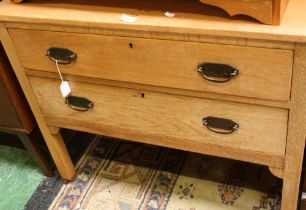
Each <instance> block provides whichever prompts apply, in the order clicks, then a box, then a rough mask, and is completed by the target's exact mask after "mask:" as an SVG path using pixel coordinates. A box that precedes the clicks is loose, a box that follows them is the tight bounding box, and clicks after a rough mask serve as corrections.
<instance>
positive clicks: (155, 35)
mask: <svg viewBox="0 0 306 210" xmlns="http://www.w3.org/2000/svg"><path fill="white" fill-rule="evenodd" d="M4 24H5V25H6V27H7V28H18V29H31V30H40V31H61V32H69V33H79V34H96V35H107V36H122V37H138V38H149V39H163V40H172V41H191V42H200V43H215V44H225V45H235V46H248V47H262V48H271V49H284V50H294V49H295V44H294V43H292V42H287V41H278V40H273V41H271V40H265V39H262V40H258V39H249V38H244V37H238V38H237V37H227V36H216V35H200V34H190V33H175V32H172V31H168V32H167V33H160V32H158V31H156V32H152V31H141V33H139V31H137V30H123V29H110V28H96V27H95V28H94V27H77V26H68V25H67V26H64V27H63V26H61V25H56V24H48V25H46V24H43V25H41V24H37V23H24V22H5V23H4Z"/></svg>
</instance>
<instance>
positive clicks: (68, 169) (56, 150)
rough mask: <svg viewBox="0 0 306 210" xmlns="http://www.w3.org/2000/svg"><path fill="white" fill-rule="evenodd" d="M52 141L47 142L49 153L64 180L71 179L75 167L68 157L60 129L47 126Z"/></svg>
mask: <svg viewBox="0 0 306 210" xmlns="http://www.w3.org/2000/svg"><path fill="white" fill-rule="evenodd" d="M49 131H50V134H51V138H52V142H49V141H48V142H47V144H49V145H48V147H49V148H52V149H50V152H51V155H52V157H53V160H54V162H55V165H56V167H57V169H58V171H59V173H60V175H61V177H62V178H63V179H65V180H68V181H71V180H72V179H73V177H74V176H75V168H74V166H73V163H72V161H71V159H70V156H69V153H68V151H67V148H66V145H65V143H64V140H63V137H62V135H61V133H60V129H59V128H56V127H49Z"/></svg>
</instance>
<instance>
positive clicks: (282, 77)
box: [0, 0, 306, 210]
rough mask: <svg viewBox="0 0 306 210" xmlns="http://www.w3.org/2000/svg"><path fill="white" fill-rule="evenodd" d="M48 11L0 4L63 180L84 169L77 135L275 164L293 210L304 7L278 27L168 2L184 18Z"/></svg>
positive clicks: (83, 8)
mask: <svg viewBox="0 0 306 210" xmlns="http://www.w3.org/2000/svg"><path fill="white" fill-rule="evenodd" d="M39 2H40V1H38V0H37V1H29V2H25V3H24V4H20V5H14V4H13V3H11V1H9V0H5V1H3V2H2V3H0V20H1V21H2V22H1V27H0V30H1V31H0V35H1V36H0V37H1V41H2V43H3V46H4V48H5V50H6V52H7V54H8V56H9V58H10V61H11V63H12V66H13V67H14V71H15V72H16V75H17V77H18V79H19V81H20V83H21V85H22V88H23V90H24V92H25V94H26V97H27V99H28V101H29V103H30V105H31V108H32V109H33V112H34V114H35V117H36V119H37V121H38V124H39V126H40V128H41V130H42V132H43V134H44V137H45V140H46V143H47V145H48V147H49V150H50V152H51V154H52V157H53V159H54V161H55V163H56V165H57V168H58V170H59V172H60V174H61V176H62V177H63V178H64V179H67V180H71V179H73V177H74V174H75V169H74V166H73V165H72V163H71V160H70V157H69V155H68V153H67V150H66V148H65V145H64V143H63V141H62V138H61V136H60V134H59V132H58V131H59V129H60V128H69V129H74V130H81V131H87V132H92V133H97V134H103V135H108V136H114V137H119V138H124V139H127V140H131V141H139V142H144V143H149V144H155V145H161V146H166V147H172V148H177V149H182V150H188V151H193V152H198V153H204V154H210V155H215V156H220V157H226V158H232V159H237V160H243V161H248V162H252V163H258V164H262V165H266V166H268V167H269V168H270V170H271V172H272V173H273V174H274V175H276V176H278V177H280V178H282V179H283V200H282V210H294V209H295V208H296V203H297V199H298V187H299V179H300V171H301V165H302V157H303V148H304V139H305V130H306V124H305V122H304V121H305V115H306V95H305V91H306V84H305V82H303V80H304V78H305V77H306V45H305V44H304V42H306V28H305V25H306V23H305V22H306V21H305V22H301V21H299V20H301V19H303V20H306V15H305V14H304V13H303V12H302V13H303V14H300V13H299V11H304V9H306V4H305V3H301V1H299V0H292V3H291V4H289V8H288V12H287V15H288V19H287V20H286V18H285V19H284V23H283V24H284V25H283V26H280V27H271V26H264V25H260V24H258V23H252V22H247V21H244V20H237V21H233V22H230V21H228V20H227V19H226V18H224V17H223V16H222V14H220V15H219V16H214V17H213V16H209V15H203V14H202V13H200V14H198V13H192V12H193V10H194V11H195V12H198V10H199V9H198V7H197V5H198V4H197V3H195V2H183V1H177V4H175V7H174V8H173V2H172V4H171V2H170V1H169V2H168V1H166V2H163V3H164V4H165V5H164V7H163V8H170V6H172V8H173V10H174V12H176V17H175V18H168V17H165V16H164V15H163V13H162V12H160V11H158V10H156V8H155V10H154V6H156V4H153V3H152V2H151V3H152V4H151V3H150V2H146V4H145V3H143V4H144V5H145V6H144V5H139V4H138V3H135V2H134V1H133V2H132V1H131V2H127V3H126V5H122V4H123V3H122V2H120V4H119V2H117V3H118V4H117V5H116V4H115V3H116V2H113V1H112V2H111V3H110V2H107V1H105V2H103V4H102V3H101V2H98V1H97V2H92V3H91V4H88V3H84V2H82V1H80V2H79V3H71V2H70V3H69V2H66V3H65V2H62V3H61V4H59V3H58V2H56V1H54V2H53V1H52V0H50V1H48V2H45V3H41V2H40V3H39ZM38 3H39V4H38ZM160 3H162V2H160ZM130 4H136V6H135V5H130ZM187 4H188V8H192V9H193V10H188V11H186V10H185V8H187ZM118 5H119V6H120V7H119V6H118ZM148 5H149V6H148ZM167 6H168V7H167ZM131 8H132V9H131ZM134 8H138V9H134ZM123 13H128V14H137V15H138V16H137V18H138V19H137V20H136V22H134V23H125V22H122V21H121V20H120V16H121V15H122V14H123ZM217 15H218V14H217ZM293 15H295V16H299V17H298V19H295V18H292V16H293ZM304 24H305V25H304ZM55 59H57V61H58V62H59V63H65V64H59V68H60V70H61V72H62V74H63V78H64V79H65V80H67V81H69V83H70V86H71V89H72V93H71V95H70V96H69V97H66V98H63V97H62V96H61V93H60V90H59V86H60V84H61V80H60V78H59V75H58V73H57V69H56V66H55V63H54V60H55Z"/></svg>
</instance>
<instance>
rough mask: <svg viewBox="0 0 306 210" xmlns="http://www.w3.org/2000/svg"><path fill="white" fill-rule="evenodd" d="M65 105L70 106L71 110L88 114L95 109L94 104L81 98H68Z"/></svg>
mask: <svg viewBox="0 0 306 210" xmlns="http://www.w3.org/2000/svg"><path fill="white" fill-rule="evenodd" d="M65 103H66V104H68V106H69V107H70V108H71V109H74V110H77V111H80V112H86V111H88V110H89V109H91V108H93V107H94V103H93V102H92V101H90V100H89V99H87V98H84V97H79V96H72V95H70V96H68V97H66V99H65Z"/></svg>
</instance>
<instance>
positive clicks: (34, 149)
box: [18, 133, 54, 177]
mask: <svg viewBox="0 0 306 210" xmlns="http://www.w3.org/2000/svg"><path fill="white" fill-rule="evenodd" d="M18 137H19V139H20V140H21V142H22V143H23V145H24V147H25V148H26V149H27V151H28V152H29V154H30V156H31V157H32V158H33V160H34V161H35V162H36V163H37V165H38V166H39V167H40V168H41V169H42V171H43V172H44V174H45V175H46V176H49V177H52V176H53V175H54V174H53V172H52V170H51V168H50V166H49V163H48V161H47V159H46V158H45V156H44V154H43V153H42V151H41V150H40V148H39V147H38V145H37V143H36V142H35V140H34V139H33V137H30V136H29V135H28V134H26V133H20V134H18Z"/></svg>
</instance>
